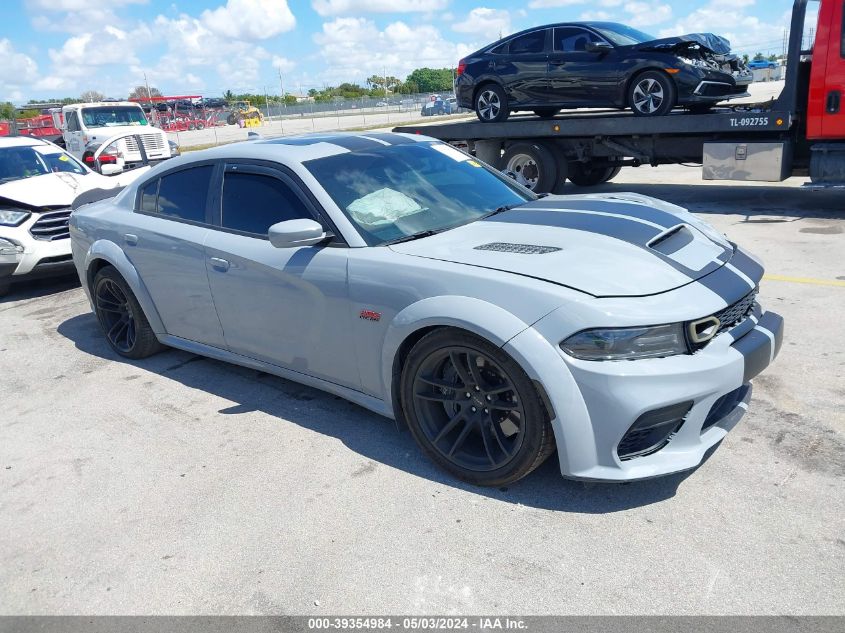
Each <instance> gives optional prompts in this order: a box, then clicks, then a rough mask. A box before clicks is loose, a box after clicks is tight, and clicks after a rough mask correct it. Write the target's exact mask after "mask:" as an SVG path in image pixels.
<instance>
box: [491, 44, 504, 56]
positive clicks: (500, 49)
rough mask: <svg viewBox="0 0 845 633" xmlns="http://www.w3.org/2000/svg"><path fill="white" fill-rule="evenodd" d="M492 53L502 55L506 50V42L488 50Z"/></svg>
mask: <svg viewBox="0 0 845 633" xmlns="http://www.w3.org/2000/svg"><path fill="white" fill-rule="evenodd" d="M490 52H491V53H493V54H494V55H504V54H505V53H507V52H508V43H507V42H505V43H504V44H499V45H498V46H497V47H496V48H494V49H493V50H491V51H490Z"/></svg>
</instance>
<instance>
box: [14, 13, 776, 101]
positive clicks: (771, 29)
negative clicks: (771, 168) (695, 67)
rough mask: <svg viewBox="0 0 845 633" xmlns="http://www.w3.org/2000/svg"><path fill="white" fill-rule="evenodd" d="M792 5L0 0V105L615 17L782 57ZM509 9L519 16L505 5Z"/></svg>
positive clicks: (258, 83) (359, 65) (268, 79)
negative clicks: (710, 35)
mask: <svg viewBox="0 0 845 633" xmlns="http://www.w3.org/2000/svg"><path fill="white" fill-rule="evenodd" d="M791 6H792V1H791V0H692V1H690V0H656V1H651V2H649V1H646V0H523V1H522V2H520V3H514V2H513V1H512V0H3V12H2V15H3V20H2V22H0V100H2V101H5V100H11V101H13V102H16V103H17V102H25V101H26V100H28V99H41V98H48V97H58V96H74V95H78V94H80V93H81V92H82V91H84V90H97V91H100V92H102V93H104V94H106V95H108V96H115V97H123V96H125V95H126V94H128V92H129V91H130V90H131V89H132V87H133V86H135V85H138V84H140V83H143V80H144V74H145V73H146V75H147V78H148V79H149V82H150V84H151V85H154V86H156V87H158V88H159V89H161V90H162V92H164V93H165V94H203V95H207V96H215V95H220V94H221V93H222V92H223V91H225V90H227V89H231V90H233V91H235V92H240V91H253V92H263V91H264V89H265V88H266V89H267V91H268V92H270V93H271V94H272V93H276V94H278V93H279V91H280V87H279V71H281V73H282V79H283V81H284V84H285V90H286V91H287V92H299V91H300V90H302V91H307V90H308V89H309V88H313V87H317V88H320V87H322V86H324V85H326V84H337V83H339V82H341V81H354V82H359V83H361V82H363V81H364V79H365V78H366V77H368V76H370V75H372V74H375V73H378V74H382V73H387V74H389V75H394V76H397V77H400V78H404V77H405V76H406V75H407V74H408V72H409V71H411V70H413V69H414V68H416V67H419V66H435V67H444V66H452V65H455V63H456V62H457V60H458V59H459V58H460V57H461V56H462V55H465V54H466V53H468V52H471V51H473V50H475V49H477V48H479V47H480V46H482V45H484V44H485V43H487V42H490V41H492V40H495V39H497V38H498V36H499V34H500V33H502V34H508V33H511V32H514V31H518V30H521V29H523V28H527V27H530V26H534V25H538V24H544V23H548V22H555V21H562V20H577V19H607V20H614V21H619V22H625V23H628V24H631V25H633V26H636V27H638V28H640V29H641V30H644V31H646V32H649V33H653V34H655V35H656V36H667V35H677V34H681V33H689V32H696V31H697V32H702V31H711V32H715V33H718V34H720V35H724V36H726V37H728V39H730V40H731V42H732V43H733V45H734V49H735V50H736V51H737V52H741V53H742V52H747V53H751V54H753V53H756V52H757V51H763V52H769V51H771V52H780V50H781V47H782V45H781V42H782V38H783V32H784V28H785V27H786V26H787V25H788V22H789V19H788V16H789V12H790V9H791ZM515 7H516V8H515Z"/></svg>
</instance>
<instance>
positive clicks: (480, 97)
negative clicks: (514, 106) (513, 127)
mask: <svg viewBox="0 0 845 633" xmlns="http://www.w3.org/2000/svg"><path fill="white" fill-rule="evenodd" d="M475 114H476V115H477V116H478V119H479V120H480V121H483V122H484V123H499V122H501V121H505V120H507V118H508V116H509V115H510V111H509V110H508V96H507V94H505V90H504V88H502V87H501V86H500V85H498V84H487V85H485V86H482V87H481V89H480V90H479V91H478V94H477V95H476V96H475Z"/></svg>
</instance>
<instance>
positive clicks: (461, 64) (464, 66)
mask: <svg viewBox="0 0 845 633" xmlns="http://www.w3.org/2000/svg"><path fill="white" fill-rule="evenodd" d="M466 69H467V63H466V60H463V59H462V60H461V61H459V62H458V77H460V76H461V75H463V74H464V71H465V70H466Z"/></svg>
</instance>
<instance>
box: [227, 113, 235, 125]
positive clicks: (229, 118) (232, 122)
mask: <svg viewBox="0 0 845 633" xmlns="http://www.w3.org/2000/svg"><path fill="white" fill-rule="evenodd" d="M237 122H238V117H236V116H235V115H234V114H230V115H229V116H227V117H226V123H228V124H229V125H235V124H236V123H237Z"/></svg>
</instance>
